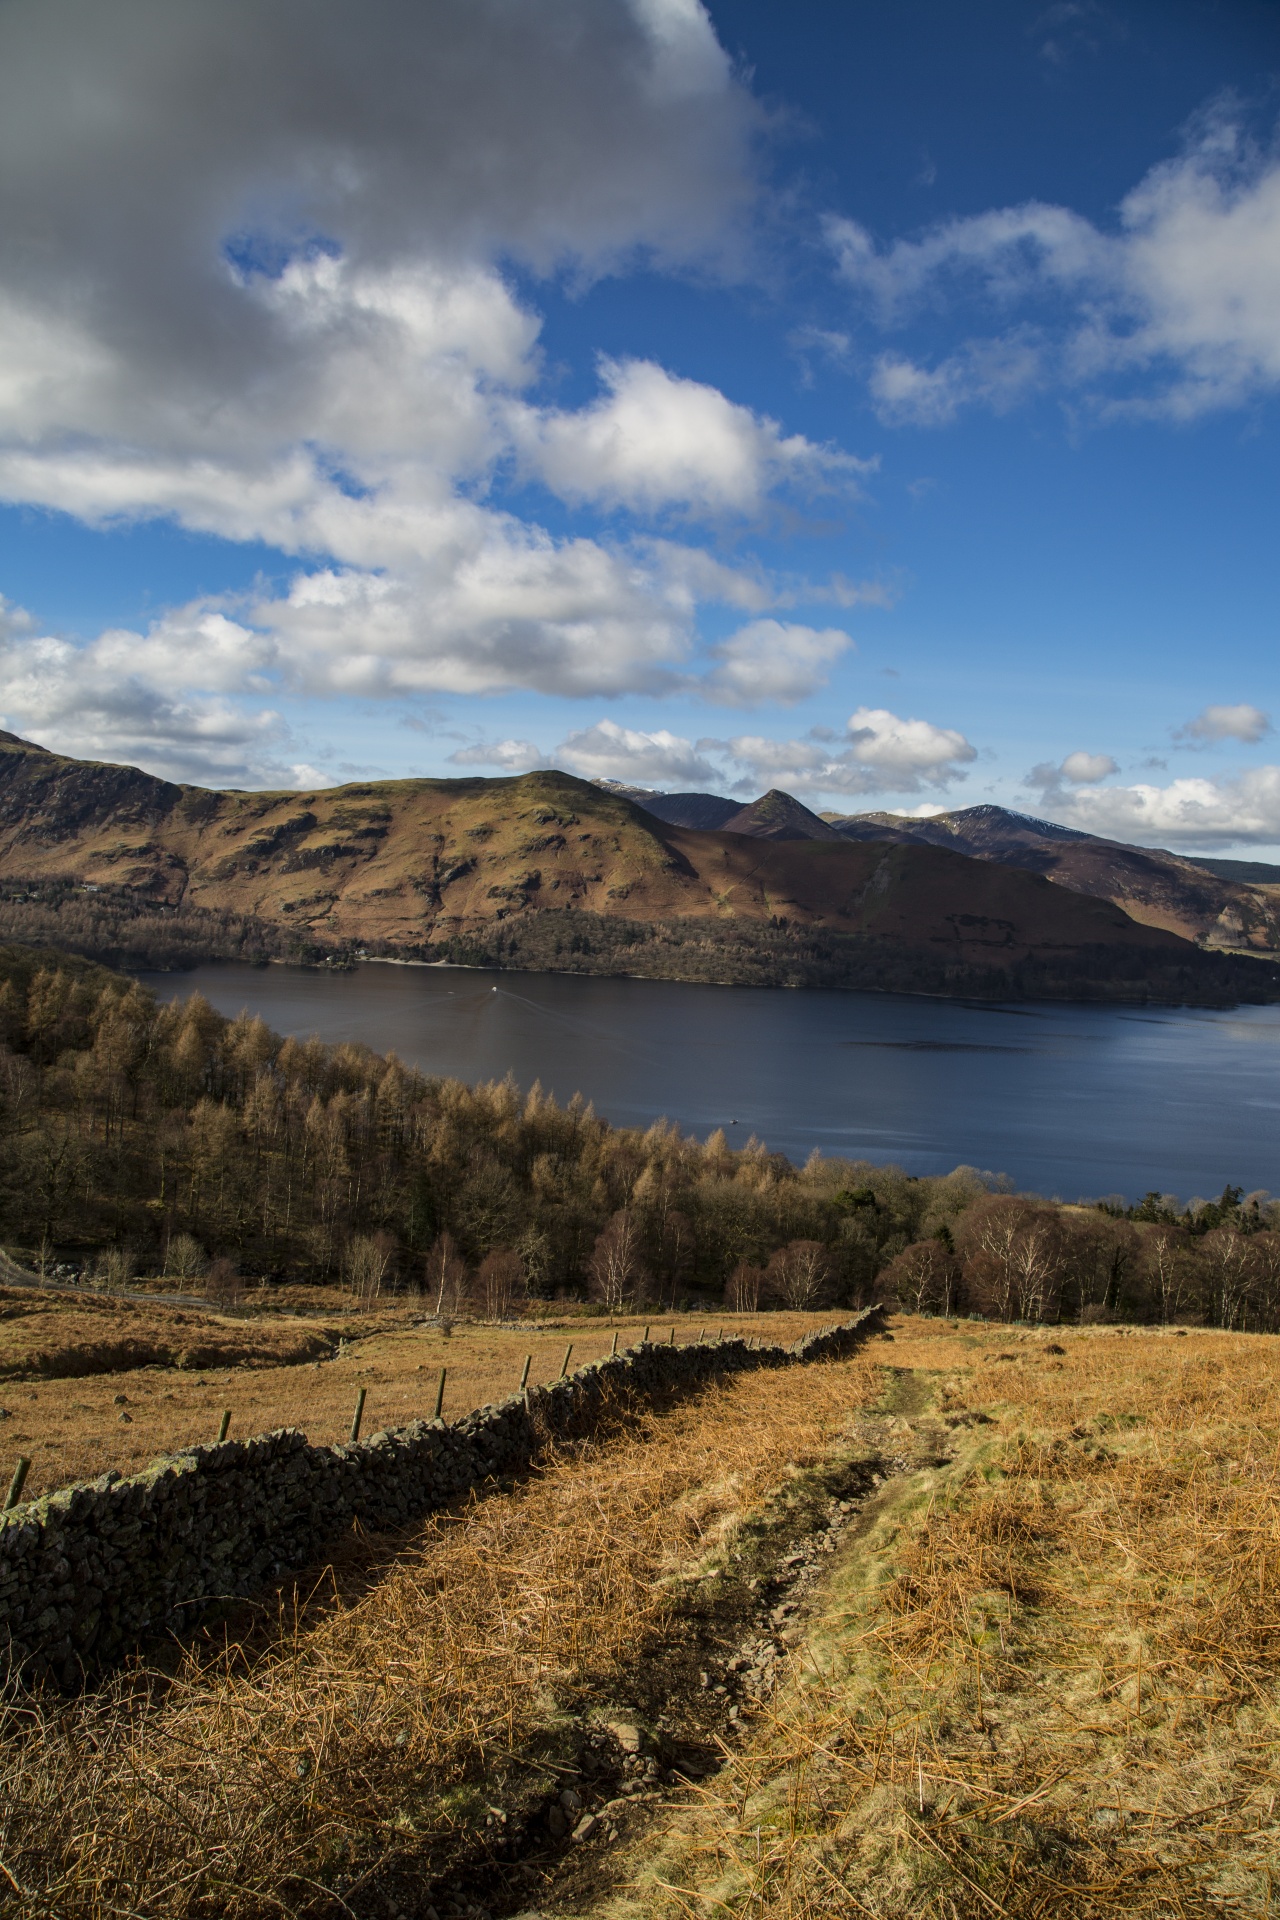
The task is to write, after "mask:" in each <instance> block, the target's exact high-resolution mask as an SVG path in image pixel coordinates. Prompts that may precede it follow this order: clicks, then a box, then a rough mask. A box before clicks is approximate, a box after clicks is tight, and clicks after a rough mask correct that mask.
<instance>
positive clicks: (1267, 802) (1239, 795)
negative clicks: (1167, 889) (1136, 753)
mask: <svg viewBox="0 0 1280 1920" xmlns="http://www.w3.org/2000/svg"><path fill="white" fill-rule="evenodd" d="M1056 811H1057V817H1058V818H1060V819H1061V820H1062V821H1063V824H1064V825H1066V826H1071V827H1081V828H1083V829H1084V831H1085V832H1086V833H1097V834H1101V835H1103V836H1104V837H1105V838H1108V839H1112V840H1130V841H1137V842H1138V843H1139V844H1140V845H1144V846H1168V847H1173V848H1177V849H1181V850H1183V851H1185V852H1206V851H1212V850H1213V849H1215V848H1217V849H1221V848H1223V847H1231V846H1237V845H1240V846H1243V845H1248V844H1250V843H1252V844H1254V845H1259V846H1268V845H1274V844H1276V843H1277V842H1280V767H1277V766H1264V767H1254V768H1252V769H1251V770H1250V771H1249V772H1248V773H1245V774H1242V775H1240V777H1239V778H1238V779H1234V780H1195V779H1184V780H1173V781H1171V782H1170V784H1169V785H1168V786H1166V787H1156V786H1146V785H1139V786H1132V787H1089V788H1085V789H1082V790H1080V791H1078V792H1076V793H1074V794H1071V795H1069V796H1067V797H1066V798H1065V800H1063V799H1061V798H1060V799H1059V801H1058V806H1057V810H1056Z"/></svg>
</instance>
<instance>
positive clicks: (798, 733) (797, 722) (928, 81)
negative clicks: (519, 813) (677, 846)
mask: <svg viewBox="0 0 1280 1920" xmlns="http://www.w3.org/2000/svg"><path fill="white" fill-rule="evenodd" d="M1278 428H1280V7H1277V6H1276V5H1275V3H1274V0H1133V3H1132V4H1124V3H1122V0H1117V4H1114V5H1113V4H1109V3H1108V4H1104V3H1103V0H1056V3H1054V4H1050V5H1047V6H1045V5H1039V4H1022V0H971V3H970V4H968V5H966V6H964V7H958V6H956V5H955V4H954V0H789V4H788V5H787V6H785V7H779V6H778V5H776V4H765V0H710V4H708V5H707V6H703V5H701V4H699V0H359V4H356V0H184V4H182V5H180V6H175V5H174V4H173V0H0V725H3V726H5V727H7V728H8V729H10V730H11V731H13V732H16V733H19V734H21V735H23V736H24V737H26V738H28V739H31V740H35V741H38V742H39V743H41V744H42V745H45V746H48V747H51V748H54V749H56V750H58V751H60V752H64V753H70V754H75V755H80V756H84V757H88V758H93V759H102V760H112V761H125V762H128V763H131V764H134V765H138V766H142V767H145V768H147V769H148V770H150V771H153V772H155V773H158V774H162V775H164V776H166V777H168V778H171V779H175V780H184V781H191V782H194V783H197V784H201V785H210V786H226V787H242V788H245V787H247V788H258V787H273V788H280V787H291V788H298V789H302V788H310V787H314V786H316V785H336V784H338V783H340V782H342V781H347V780H357V779H366V778H370V777H383V776H401V775H410V774H429V775H443V776H457V775H460V774H468V775H475V774H482V775H492V774H499V773H511V772H518V771H522V770H525V769H527V768H532V767H548V766H554V767H561V768H565V769H567V770H568V771H570V772H573V773H577V774H580V775H583V776H585V777H588V778H609V779H617V780H621V781H624V782H628V783H633V784H636V785H640V786H645V787H656V788H661V789H666V790H685V789H705V790H709V791H714V792H719V793H726V794H739V795H742V796H743V797H744V798H745V797H753V796H754V795H756V794H758V793H760V792H762V791H764V790H765V789H767V788H769V787H773V786H777V787H782V788H784V789H786V790H788V791H790V792H792V793H794V794H796V795H798V796H799V797H800V798H802V799H803V800H805V801H806V802H807V803H808V804H810V805H811V806H814V807H818V808H828V809H836V810H838V811H840V812H845V813H854V812H866V811H871V810H887V811H892V812H899V813H930V812H937V811H939V810H940V809H944V808H952V807H963V806H972V805H976V804H979V803H982V802H989V801H995V802H998V803H999V804H1001V805H1005V806H1011V807H1015V808H1017V809H1019V810H1021V811H1024V812H1029V813H1032V814H1035V815H1038V816H1040V817H1043V818H1048V819H1052V820H1057V821H1060V822H1062V823H1064V824H1066V825H1070V826H1076V827H1081V828H1084V829H1086V830H1088V831H1090V832H1096V833H1102V834H1107V835H1110V836H1112V837H1115V838H1118V839H1123V840H1128V841H1133V842H1137V843H1140V844H1147V845H1159V846H1168V847H1172V848H1175V849H1178V850H1182V851H1187V852H1201V853H1211V852H1212V853H1219V854H1232V853H1240V854H1242V855H1244V856H1245V857H1253V858H1266V857H1269V856H1270V857H1280V735H1278V734H1277V732H1276V725H1277V724H1280V688H1278V687H1277V684H1276V679H1277V669H1276V660H1277V644H1276V642H1277V638H1278V632H1277V628H1278V623H1280V594H1278V592H1277V574H1278V571H1280V527H1278V525H1277V519H1278V516H1277V504H1278V503H1280V434H1278V431H1277V430H1278Z"/></svg>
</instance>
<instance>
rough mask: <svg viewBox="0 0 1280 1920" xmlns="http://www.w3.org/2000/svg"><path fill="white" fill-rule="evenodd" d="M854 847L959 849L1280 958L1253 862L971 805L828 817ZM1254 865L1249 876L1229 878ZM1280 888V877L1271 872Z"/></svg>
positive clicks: (1197, 935) (1201, 941) (1184, 932)
mask: <svg viewBox="0 0 1280 1920" xmlns="http://www.w3.org/2000/svg"><path fill="white" fill-rule="evenodd" d="M824 819H825V820H826V822H827V824H828V825H830V826H831V827H832V828H834V829H835V831H836V832H837V833H839V834H841V835H842V836H843V837H844V838H846V839H848V840H853V841H858V842H865V841H882V842H883V841H888V842H889V843H891V844H894V845H898V846H903V845H916V846H932V847H951V848H954V849H955V850H956V851H957V852H959V853H966V854H968V855H969V856H970V857H971V858H973V859H976V860H991V861H997V862H999V863H1000V864H1001V865H1002V866H1012V867H1021V868H1025V869H1026V870H1027V871H1028V872H1030V873H1041V874H1044V876H1045V877H1046V878H1047V879H1049V880H1052V881H1054V882H1055V884H1057V885H1058V886H1064V887H1070V888H1071V889H1072V891H1073V892H1075V893H1085V894H1091V895H1092V896H1093V897H1094V898H1095V899H1099V900H1110V901H1112V902H1113V904H1114V905H1116V906H1118V907H1121V908H1122V909H1123V910H1124V912H1125V913H1127V914H1128V915H1129V916H1130V918H1131V919H1133V920H1137V921H1139V922H1140V923H1141V924H1142V925H1144V926H1149V927H1163V928H1165V929H1166V930H1167V931H1168V932H1170V933H1176V934H1179V935H1181V936H1182V938H1183V939H1185V940H1194V941H1195V942H1196V943H1197V945H1199V946H1203V947H1220V948H1226V949H1229V950H1237V951H1238V950H1241V949H1251V950H1253V951H1254V952H1258V953H1276V952H1280V896H1278V895H1274V894H1268V893H1266V892H1264V891H1259V889H1258V887H1257V886H1256V885H1253V884H1250V881H1251V879H1252V874H1253V872H1255V871H1257V869H1255V868H1254V867H1253V865H1252V863H1250V862H1236V861H1227V860H1222V861H1218V860H1213V861H1209V860H1205V861H1195V860H1188V859H1184V858H1182V857H1181V856H1180V855H1179V854H1176V853H1166V852H1164V851H1163V850H1161V849H1159V848H1150V847H1131V846H1126V845H1125V844H1124V842H1122V841H1119V840H1103V839H1101V838H1099V837H1098V836H1097V835H1095V834H1090V833H1081V832H1079V831H1078V830H1076V829H1075V828H1072V827H1060V826H1057V825H1056V824H1055V823H1054V822H1053V821H1051V820H1037V819H1034V818H1032V816H1031V815H1029V814H1024V813H1014V812H1012V811H1011V810H1010V809H1009V808H1007V807H993V806H979V807H962V808H960V809H958V810H957V811H956V812H954V813H938V814H934V815H932V816H931V817H930V818H929V819H926V820H918V819H913V818H911V817H909V816H906V815H902V814H892V813H856V814H846V815H838V814H826V815H824ZM1236 868H1244V869H1246V871H1240V872H1236V871H1229V870H1231V869H1236ZM1264 871H1267V872H1269V873H1274V874H1275V877H1276V880H1278V881H1280V870H1277V869H1275V868H1271V869H1265V870H1264Z"/></svg>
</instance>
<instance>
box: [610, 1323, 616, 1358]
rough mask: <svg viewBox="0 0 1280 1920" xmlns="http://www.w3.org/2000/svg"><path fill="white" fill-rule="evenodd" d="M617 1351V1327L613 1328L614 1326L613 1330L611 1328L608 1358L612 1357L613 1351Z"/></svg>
mask: <svg viewBox="0 0 1280 1920" xmlns="http://www.w3.org/2000/svg"><path fill="white" fill-rule="evenodd" d="M617 1351H618V1329H617V1328H616V1327H615V1328H614V1330H613V1345H612V1346H611V1347H610V1349H609V1357H610V1359H612V1358H613V1356H614V1354H615V1353H616V1352H617Z"/></svg>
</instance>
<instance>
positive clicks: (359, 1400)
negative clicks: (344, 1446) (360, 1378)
mask: <svg viewBox="0 0 1280 1920" xmlns="http://www.w3.org/2000/svg"><path fill="white" fill-rule="evenodd" d="M368 1391H369V1389H368V1388H367V1387H361V1389H360V1391H359V1393H358V1394H357V1395H356V1410H355V1412H354V1413H353V1414H352V1416H351V1441H352V1444H353V1445H354V1443H355V1442H356V1441H357V1440H358V1439H359V1438H360V1422H361V1421H362V1420H363V1419H364V1397H365V1394H366V1393H367V1392H368Z"/></svg>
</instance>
